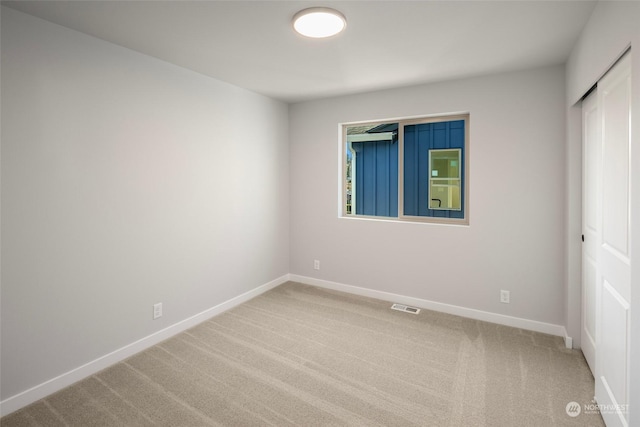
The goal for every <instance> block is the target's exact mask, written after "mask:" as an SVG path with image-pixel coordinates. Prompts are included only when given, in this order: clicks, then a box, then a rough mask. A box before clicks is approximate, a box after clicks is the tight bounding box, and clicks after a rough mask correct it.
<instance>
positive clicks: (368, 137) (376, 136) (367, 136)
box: [347, 132, 393, 142]
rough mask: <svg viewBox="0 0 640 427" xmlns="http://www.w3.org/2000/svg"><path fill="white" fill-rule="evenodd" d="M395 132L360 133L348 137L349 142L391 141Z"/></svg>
mask: <svg viewBox="0 0 640 427" xmlns="http://www.w3.org/2000/svg"><path fill="white" fill-rule="evenodd" d="M391 140H393V132H379V133H358V134H351V135H347V142H372V141H391Z"/></svg>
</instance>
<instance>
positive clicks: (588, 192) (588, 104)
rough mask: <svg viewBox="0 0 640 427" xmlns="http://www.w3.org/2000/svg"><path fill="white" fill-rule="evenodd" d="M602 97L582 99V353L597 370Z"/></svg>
mask: <svg viewBox="0 0 640 427" xmlns="http://www.w3.org/2000/svg"><path fill="white" fill-rule="evenodd" d="M601 141H602V139H601V136H600V115H599V111H598V96H597V93H596V92H592V93H591V94H590V95H589V96H588V97H587V98H585V100H584V101H583V102H582V241H583V243H582V329H581V336H580V342H581V347H582V352H583V353H584V357H585V359H587V363H588V364H589V367H590V368H591V372H595V371H596V364H595V360H596V312H597V304H596V301H598V300H599V298H598V295H597V290H598V287H597V284H598V283H599V280H598V278H597V272H598V270H597V264H596V260H597V253H598V247H599V246H600V244H599V239H600V230H599V228H600V227H599V224H600V197H599V194H600V191H599V181H600V180H599V179H598V177H599V176H600V160H601V158H600V157H601V156H600V153H601V150H602V143H601Z"/></svg>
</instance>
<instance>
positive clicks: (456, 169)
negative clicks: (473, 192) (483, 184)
mask: <svg viewBox="0 0 640 427" xmlns="http://www.w3.org/2000/svg"><path fill="white" fill-rule="evenodd" d="M468 122H469V116H468V115H461V116H446V117H433V118H424V119H418V120H415V119H412V120H400V121H389V122H375V123H364V124H361V123H360V124H345V125H343V128H342V131H343V139H344V153H345V157H344V159H345V162H344V165H343V169H344V170H343V173H344V175H343V176H344V182H343V200H344V204H343V210H342V212H343V215H344V216H348V217H386V218H397V219H400V220H408V221H423V222H424V221H426V222H448V223H456V224H468V183H467V179H466V175H467V170H468V161H467V156H466V152H467V144H468Z"/></svg>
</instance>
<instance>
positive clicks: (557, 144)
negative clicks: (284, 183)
mask: <svg viewBox="0 0 640 427" xmlns="http://www.w3.org/2000/svg"><path fill="white" fill-rule="evenodd" d="M564 92H565V87H564V68H563V67H561V66H558V67H551V68H545V69H538V70H531V71H525V72H515V73H509V74H501V75H493V76H488V77H478V78H473V79H467V80H459V81H452V82H447V83H441V84H432V85H426V86H418V87H409V88H402V89H396V90H388V91H382V92H375V93H368V94H363V95H356V96H346V97H341V98H332V99H326V100H320V101H312V102H306V103H300V104H295V105H292V106H291V108H290V118H289V120H290V141H291V149H290V153H291V154H290V157H291V200H292V203H291V248H290V250H291V261H290V269H291V273H292V274H295V275H301V276H305V277H310V278H315V279H322V280H327V281H332V282H338V283H341V284H346V285H353V286H359V287H363V288H367V289H373V290H377V291H384V292H391V293H395V294H400V295H405V296H410V297H415V298H421V299H425V300H430V301H436V302H440V303H447V304H453V305H457V306H462V307H467V308H472V309H477V310H483V311H487V312H491V313H498V314H504V315H509V316H515V317H520V318H524V319H530V320H536V321H541V322H548V323H551V324H555V325H563V324H564V310H563V307H564V287H563V282H564V267H563V265H564V252H563V249H564V247H563V242H564V238H563V233H564V223H563V218H564V193H565V188H564V179H565V178H564V169H563V168H564V164H565V158H564V156H565V151H564V139H565V133H564V125H565V117H564V108H563V107H564ZM465 111H468V112H469V113H470V115H471V116H470V143H469V159H470V160H469V161H470V206H469V209H470V211H469V212H470V226H468V227H464V226H444V225H428V224H415V223H400V222H380V221H370V220H356V219H344V218H339V217H338V191H339V169H338V153H339V142H338V128H339V126H338V124H339V123H343V122H351V121H361V120H375V119H384V118H393V117H406V116H416V115H429V114H438V113H447V112H465ZM314 259H318V260H320V261H321V270H320V271H316V270H314V269H313V260H314ZM500 289H507V290H510V291H511V301H512V302H511V304H501V303H500V302H499V291H500Z"/></svg>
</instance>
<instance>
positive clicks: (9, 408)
mask: <svg viewBox="0 0 640 427" xmlns="http://www.w3.org/2000/svg"><path fill="white" fill-rule="evenodd" d="M288 280H289V274H285V275H284V276H281V277H279V278H277V279H275V280H272V281H270V282H268V283H265V284H264V285H261V286H258V287H257V288H255V289H252V290H250V291H248V292H245V293H244V294H242V295H238V296H237V297H234V298H231V299H230V300H227V301H225V302H223V303H220V304H218V305H216V306H214V307H211V308H209V309H207V310H205V311H203V312H201V313H198V314H196V315H194V316H191V317H189V318H187V319H184V320H182V321H180V322H178V323H175V324H173V325H171V326H168V327H166V328H164V329H162V330H160V331H158V332H155V333H153V334H151V335H149V336H146V337H144V338H141V339H139V340H138V341H135V342H133V343H131V344H129V345H126V346H124V347H122V348H120V349H118V350H115V351H113V352H111V353H109V354H106V355H104V356H102V357H99V358H98V359H96V360H93V361H91V362H88V363H86V364H84V365H82V366H80V367H78V368H75V369H73V370H71V371H69V372H66V373H64V374H62V375H59V376H57V377H55V378H52V379H50V380H48V381H46V382H44V383H42V384H39V385H37V386H35V387H32V388H30V389H29V390H25V391H23V392H21V393H19V394H16V395H14V396H11V397H9V398H7V399H5V400H3V401H2V402H0V416H4V415H7V414H10V413H11V412H14V411H17V410H18V409H20V408H23V407H25V406H27V405H29V404H31V403H33V402H35V401H37V400H40V399H42V398H43V397H46V396H48V395H50V394H52V393H55V392H56V391H59V390H62V389H63V388H65V387H67V386H69V385H71V384H73V383H75V382H78V381H80V380H82V379H84V378H87V377H89V376H91V375H93V374H95V373H97V372H99V371H101V370H103V369H105V368H107V367H109V366H111V365H113V364H115V363H118V362H120V361H122V360H124V359H126V358H127V357H130V356H133V355H134V354H136V353H139V352H141V351H143V350H145V349H147V348H149V347H151V346H154V345H156V344H158V343H159V342H162V341H164V340H166V339H167V338H170V337H172V336H174V335H176V334H178V333H180V332H183V331H186V330H187V329H189V328H191V327H193V326H195V325H197V324H199V323H202V322H204V321H205V320H207V319H210V318H211V317H213V316H215V315H218V314H220V313H222V312H224V311H227V310H229V309H231V308H233V307H236V306H238V305H240V304H242V303H243V302H245V301H248V300H250V299H252V298H254V297H256V296H258V295H260V294H262V293H264V292H266V291H268V290H270V289H273V288H275V287H276V286H278V285H281V284H283V283H285V282H287V281H288Z"/></svg>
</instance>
